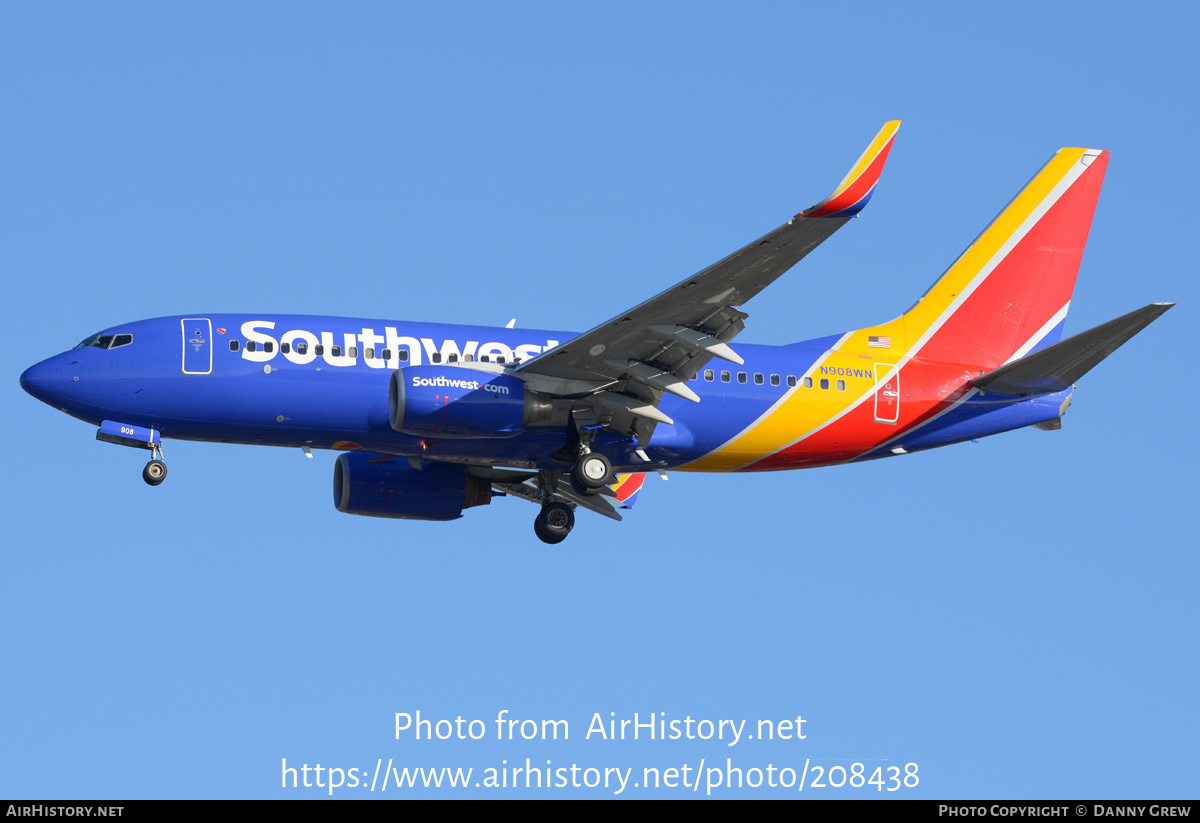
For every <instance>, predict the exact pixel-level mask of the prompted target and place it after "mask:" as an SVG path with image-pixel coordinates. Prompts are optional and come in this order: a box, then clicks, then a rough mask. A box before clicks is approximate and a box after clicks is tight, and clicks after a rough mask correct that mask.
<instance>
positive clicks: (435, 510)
mask: <svg viewBox="0 0 1200 823" xmlns="http://www.w3.org/2000/svg"><path fill="white" fill-rule="evenodd" d="M491 502H492V487H491V484H490V483H488V482H487V481H486V480H483V479H482V478H479V477H472V476H471V475H469V474H467V470H466V469H465V468H464V467H462V466H452V465H447V464H445V463H428V464H425V465H424V466H422V467H421V468H419V469H416V468H413V466H412V464H411V463H409V462H408V460H406V459H405V458H403V457H388V456H386V455H378V454H368V453H362V454H358V453H353V452H347V453H346V454H343V455H340V456H339V457H338V459H337V462H336V463H334V465H333V504H334V505H335V506H337V510H338V511H340V512H345V513H346V514H361V515H366V516H368V517H395V518H401V519H404V520H457V519H458V518H460V517H462V513H463V509H469V508H471V507H473V506H486V505H487V504H489V503H491Z"/></svg>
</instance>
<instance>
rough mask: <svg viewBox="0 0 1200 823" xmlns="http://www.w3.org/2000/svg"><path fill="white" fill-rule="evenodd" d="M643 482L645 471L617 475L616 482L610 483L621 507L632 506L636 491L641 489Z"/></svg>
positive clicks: (634, 501)
mask: <svg viewBox="0 0 1200 823" xmlns="http://www.w3.org/2000/svg"><path fill="white" fill-rule="evenodd" d="M645 482H646V473H645V472H637V473H636V474H622V475H618V476H617V482H616V483H614V484H613V485H612V490H613V492H614V493H615V494H616V497H617V502H618V503H620V504H621V508H623V509H632V508H633V504H634V503H636V502H637V497H638V492H640V491H641V490H642V484H643V483H645Z"/></svg>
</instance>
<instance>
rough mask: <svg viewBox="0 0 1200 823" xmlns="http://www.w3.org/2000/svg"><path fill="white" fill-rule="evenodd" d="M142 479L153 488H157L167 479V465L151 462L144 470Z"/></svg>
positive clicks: (156, 461) (159, 461)
mask: <svg viewBox="0 0 1200 823" xmlns="http://www.w3.org/2000/svg"><path fill="white" fill-rule="evenodd" d="M142 479H143V480H145V481H146V482H147V483H149V484H150V485H151V486H157V485H158V484H159V483H161V482H163V481H164V480H166V479H167V464H166V463H164V462H162V461H161V460H151V461H150V462H149V463H147V464H146V468H144V469H142Z"/></svg>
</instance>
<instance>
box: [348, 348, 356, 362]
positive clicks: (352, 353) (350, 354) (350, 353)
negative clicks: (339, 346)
mask: <svg viewBox="0 0 1200 823" xmlns="http://www.w3.org/2000/svg"><path fill="white" fill-rule="evenodd" d="M346 356H347V357H350V358H352V359H354V360H357V359H358V346H351V347H350V348H348V349H346Z"/></svg>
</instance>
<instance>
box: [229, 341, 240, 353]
mask: <svg viewBox="0 0 1200 823" xmlns="http://www.w3.org/2000/svg"><path fill="white" fill-rule="evenodd" d="M229 350H230V351H237V350H238V341H236V340H230V341H229Z"/></svg>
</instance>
